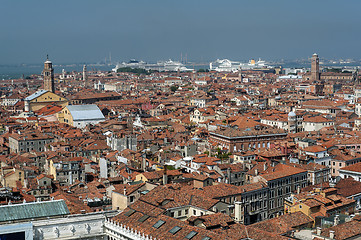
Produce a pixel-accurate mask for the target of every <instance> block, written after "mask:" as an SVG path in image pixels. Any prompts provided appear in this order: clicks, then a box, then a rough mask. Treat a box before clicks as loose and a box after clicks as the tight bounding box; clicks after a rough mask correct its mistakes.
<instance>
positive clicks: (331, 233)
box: [330, 230, 335, 239]
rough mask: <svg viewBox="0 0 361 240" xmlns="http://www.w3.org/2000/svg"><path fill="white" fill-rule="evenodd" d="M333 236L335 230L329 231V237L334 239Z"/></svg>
mask: <svg viewBox="0 0 361 240" xmlns="http://www.w3.org/2000/svg"><path fill="white" fill-rule="evenodd" d="M334 237H335V231H332V230H331V231H330V239H334Z"/></svg>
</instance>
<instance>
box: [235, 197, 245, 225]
mask: <svg viewBox="0 0 361 240" xmlns="http://www.w3.org/2000/svg"><path fill="white" fill-rule="evenodd" d="M242 216H243V214H242V203H241V202H238V201H236V202H234V219H235V221H236V222H237V223H239V222H243V221H242Z"/></svg>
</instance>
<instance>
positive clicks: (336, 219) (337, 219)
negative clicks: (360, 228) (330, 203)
mask: <svg viewBox="0 0 361 240" xmlns="http://www.w3.org/2000/svg"><path fill="white" fill-rule="evenodd" d="M339 223H340V218H339V217H338V215H336V216H335V217H334V219H333V226H336V225H338V224H339Z"/></svg>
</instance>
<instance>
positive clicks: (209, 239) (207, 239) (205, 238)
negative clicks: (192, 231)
mask: <svg viewBox="0 0 361 240" xmlns="http://www.w3.org/2000/svg"><path fill="white" fill-rule="evenodd" d="M201 240H211V238H210V237H204V238H202V239H201Z"/></svg>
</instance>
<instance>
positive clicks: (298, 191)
mask: <svg viewBox="0 0 361 240" xmlns="http://www.w3.org/2000/svg"><path fill="white" fill-rule="evenodd" d="M300 192H301V187H300V186H297V194H300Z"/></svg>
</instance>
